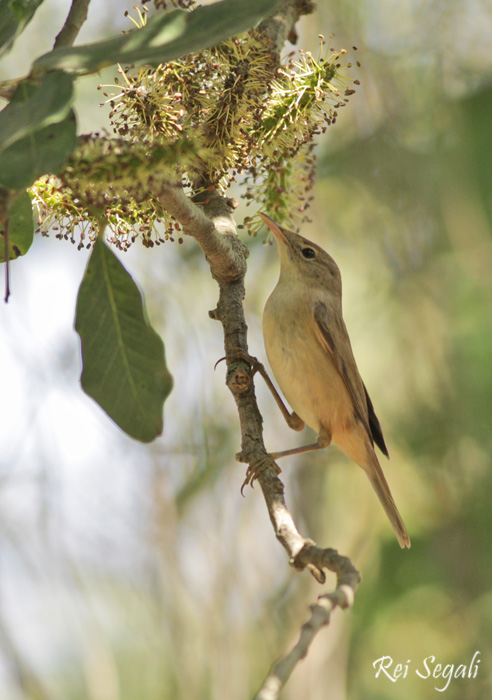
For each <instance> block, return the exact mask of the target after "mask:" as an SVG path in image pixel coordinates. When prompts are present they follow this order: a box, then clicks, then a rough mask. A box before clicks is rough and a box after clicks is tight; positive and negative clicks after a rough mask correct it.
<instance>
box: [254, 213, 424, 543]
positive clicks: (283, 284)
mask: <svg viewBox="0 0 492 700" xmlns="http://www.w3.org/2000/svg"><path fill="white" fill-rule="evenodd" d="M260 216H261V218H262V219H263V221H264V222H265V224H266V225H267V226H268V227H269V229H270V230H271V231H272V233H273V235H274V237H275V241H276V244H277V248H278V253H279V256H280V275H279V280H278V283H277V286H276V287H275V289H274V290H273V292H272V293H271V294H270V296H269V298H268V300H267V302H266V304H265V308H264V312H263V337H264V342H265V349H266V354H267V357H268V361H269V363H270V366H271V368H272V370H273V374H274V376H275V379H276V380H277V383H278V385H279V386H280V389H281V391H282V393H283V395H284V396H285V398H286V399H287V401H288V403H289V404H290V406H291V408H292V409H293V411H294V412H293V413H292V414H290V415H289V411H288V410H287V409H286V407H285V405H284V408H283V413H284V416H285V417H286V419H287V422H288V423H289V425H290V426H291V427H292V428H294V429H295V430H302V428H303V427H304V424H307V425H308V426H310V427H311V428H313V429H314V430H315V431H316V432H317V440H316V442H315V443H313V444H310V445H304V446H301V447H296V448H293V449H291V450H284V451H282V452H276V453H272V457H274V458H275V459H277V458H279V457H284V456H287V455H291V454H299V453H301V452H305V451H309V450H316V449H323V448H325V447H327V446H328V445H330V444H331V443H334V444H335V445H336V446H337V447H338V448H339V449H340V450H341V451H342V452H343V453H344V454H345V455H347V457H349V458H350V459H351V460H353V461H354V462H356V464H358V465H359V466H360V467H362V469H363V470H364V471H365V473H366V474H367V476H368V478H369V481H370V483H371V485H372V487H373V489H374V491H375V492H376V495H377V497H378V498H379V501H380V503H381V505H382V506H383V508H384V510H385V512H386V515H387V516H388V518H389V520H390V523H391V525H392V527H393V530H394V532H395V534H396V537H397V539H398V542H399V544H400V546H401V547H402V548H405V547H410V544H411V543H410V538H409V536H408V532H407V530H406V527H405V525H404V523H403V520H402V518H401V515H400V513H399V512H398V509H397V507H396V504H395V502H394V500H393V496H392V495H391V491H390V487H389V485H388V482H387V481H386V478H385V476H384V473H383V470H382V468H381V465H380V463H379V460H378V457H377V455H376V451H375V446H377V447H378V448H379V449H380V450H381V452H382V453H383V454H384V455H385V456H386V457H389V454H388V449H387V447H386V443H385V441H384V437H383V432H382V429H381V424H380V422H379V420H378V418H377V416H376V413H375V411H374V406H373V404H372V401H371V399H370V397H369V394H368V392H367V389H366V387H365V385H364V382H363V381H362V378H361V376H360V374H359V370H358V368H357V364H356V361H355V358H354V354H353V351H352V346H351V343H350V338H349V335H348V332H347V328H346V326H345V322H344V320H343V315H342V280H341V274H340V270H339V268H338V265H337V264H336V262H335V261H334V260H333V258H332V257H331V256H330V255H329V254H328V253H327V252H326V251H325V250H323V249H322V248H321V247H320V246H319V245H317V244H315V243H313V242H312V241H309V240H308V239H307V238H304V237H303V236H301V235H299V234H297V233H294V232H292V231H288V230H287V229H285V228H283V227H282V226H280V225H279V224H277V223H276V222H275V221H274V220H273V219H272V218H270V217H269V216H267V215H266V214H263V213H260ZM279 401H280V402H281V403H283V402H282V400H281V398H280V396H277V403H278V402H279ZM279 405H280V404H279Z"/></svg>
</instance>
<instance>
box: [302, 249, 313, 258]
mask: <svg viewBox="0 0 492 700" xmlns="http://www.w3.org/2000/svg"><path fill="white" fill-rule="evenodd" d="M302 255H303V257H305V258H306V259H307V260H312V259H313V258H315V257H316V253H315V252H314V250H313V249H312V248H303V249H302Z"/></svg>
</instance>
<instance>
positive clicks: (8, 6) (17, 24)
mask: <svg viewBox="0 0 492 700" xmlns="http://www.w3.org/2000/svg"><path fill="white" fill-rule="evenodd" d="M42 2H43V0H3V1H2V2H0V56H1V55H2V54H4V53H5V52H6V51H8V50H9V49H10V47H11V46H12V44H13V43H14V41H15V39H16V38H17V36H18V35H19V34H20V33H21V32H22V31H23V30H24V29H25V27H26V26H27V24H28V23H29V22H30V21H31V19H32V16H33V15H34V13H35V12H36V10H37V9H38V7H39V5H41V3H42Z"/></svg>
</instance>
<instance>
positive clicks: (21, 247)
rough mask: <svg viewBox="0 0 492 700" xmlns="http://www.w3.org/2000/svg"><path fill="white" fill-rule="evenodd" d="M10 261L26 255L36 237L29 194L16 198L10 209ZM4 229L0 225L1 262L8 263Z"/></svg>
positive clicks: (24, 193)
mask: <svg viewBox="0 0 492 700" xmlns="http://www.w3.org/2000/svg"><path fill="white" fill-rule="evenodd" d="M8 217H9V224H8V225H9V260H14V258H18V257H19V255H25V254H26V253H27V251H28V250H29V248H30V247H31V243H32V240H33V237H34V220H33V215H32V206H31V198H30V196H29V194H28V193H27V192H23V193H22V194H20V195H19V196H18V197H15V199H14V200H13V202H12V203H11V205H10V207H9V212H8ZM6 259H7V258H6V256H5V239H4V229H3V227H2V225H1V223H0V262H5V261H6Z"/></svg>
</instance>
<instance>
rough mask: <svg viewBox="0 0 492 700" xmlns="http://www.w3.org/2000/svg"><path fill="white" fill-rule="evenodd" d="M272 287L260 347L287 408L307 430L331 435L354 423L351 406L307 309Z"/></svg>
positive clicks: (265, 312)
mask: <svg viewBox="0 0 492 700" xmlns="http://www.w3.org/2000/svg"><path fill="white" fill-rule="evenodd" d="M277 292H278V287H276V288H275V289H274V291H273V292H272V294H271V295H270V298H269V299H268V301H267V303H266V305H265V310H264V313H263V336H264V340H265V349H266V353H267V356H268V361H269V362H270V365H271V368H272V370H273V373H274V375H275V379H276V380H277V383H278V384H279V386H280V389H281V390H282V393H283V394H284V396H285V398H286V399H287V401H288V402H289V404H290V406H291V407H292V409H293V410H294V411H295V412H296V413H297V414H298V415H299V416H300V417H301V418H302V420H303V421H304V422H305V423H306V424H307V425H309V426H310V427H311V428H313V429H314V430H316V431H317V432H319V431H320V429H321V427H322V426H323V427H324V428H325V429H327V430H328V431H329V432H330V433H334V432H338V430H339V429H340V428H341V427H342V425H343V426H345V425H346V424H347V422H349V421H352V419H353V408H352V402H351V399H350V397H349V394H348V392H347V389H346V387H345V384H344V382H343V380H342V378H341V377H340V375H339V373H338V371H337V370H336V368H335V366H334V364H333V361H332V359H331V356H330V355H329V353H328V352H327V351H326V350H325V348H324V347H323V346H322V345H321V344H320V342H319V341H318V340H317V337H316V334H315V332H314V323H315V322H314V318H313V315H312V313H311V310H310V308H309V306H308V305H307V304H305V303H303V302H302V301H300V300H299V299H298V298H295V297H292V295H288V294H285V293H284V290H282V292H281V294H277Z"/></svg>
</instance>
